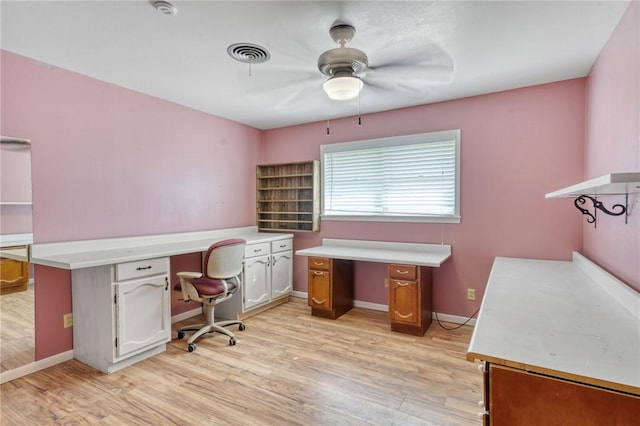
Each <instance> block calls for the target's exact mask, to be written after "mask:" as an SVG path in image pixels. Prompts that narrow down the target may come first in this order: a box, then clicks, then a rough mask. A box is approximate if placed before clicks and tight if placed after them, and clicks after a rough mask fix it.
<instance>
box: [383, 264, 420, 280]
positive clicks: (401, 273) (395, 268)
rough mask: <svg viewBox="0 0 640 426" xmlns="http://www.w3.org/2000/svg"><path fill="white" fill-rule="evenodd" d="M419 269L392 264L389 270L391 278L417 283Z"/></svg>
mask: <svg viewBox="0 0 640 426" xmlns="http://www.w3.org/2000/svg"><path fill="white" fill-rule="evenodd" d="M416 271H417V268H416V266H415V265H398V264H395V263H392V264H390V265H389V266H388V268H387V273H388V274H389V278H394V279H399V280H408V281H415V280H416V277H417V272H416Z"/></svg>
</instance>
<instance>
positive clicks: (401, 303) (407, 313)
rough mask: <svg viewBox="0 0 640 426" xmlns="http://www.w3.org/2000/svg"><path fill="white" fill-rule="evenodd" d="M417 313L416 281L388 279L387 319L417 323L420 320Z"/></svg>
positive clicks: (418, 309)
mask: <svg viewBox="0 0 640 426" xmlns="http://www.w3.org/2000/svg"><path fill="white" fill-rule="evenodd" d="M419 313H420V306H419V302H418V284H417V282H415V281H400V280H389V319H390V320H391V321H397V322H404V323H408V324H418V323H419V321H420V315H419Z"/></svg>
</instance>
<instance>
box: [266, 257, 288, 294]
mask: <svg viewBox="0 0 640 426" xmlns="http://www.w3.org/2000/svg"><path fill="white" fill-rule="evenodd" d="M291 254H292V253H291V252H290V251H286V252H283V253H276V254H274V255H272V256H271V261H272V263H271V298H272V299H277V298H278V297H281V296H284V295H286V294H289V293H291V290H293V263H292V261H291Z"/></svg>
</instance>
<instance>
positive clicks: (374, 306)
mask: <svg viewBox="0 0 640 426" xmlns="http://www.w3.org/2000/svg"><path fill="white" fill-rule="evenodd" d="M291 295H292V296H293V297H300V298H302V299H306V298H307V293H305V292H303V291H294V292H293V293H292V294H291ZM353 306H355V307H356V308H365V309H371V310H372V311H382V312H389V305H382V304H380V303H371V302H363V301H360V300H354V301H353ZM437 314H438V319H439V320H440V321H446V322H452V323H454V324H464V322H465V321H467V320H468V318H467V317H461V316H458V315H450V314H443V313H440V312H438V313H437ZM432 318H433V319H436V312H434V313H433V317H432ZM467 325H472V326H473V325H476V319H475V318H472V319H471V320H470V321H469V322H468V323H467Z"/></svg>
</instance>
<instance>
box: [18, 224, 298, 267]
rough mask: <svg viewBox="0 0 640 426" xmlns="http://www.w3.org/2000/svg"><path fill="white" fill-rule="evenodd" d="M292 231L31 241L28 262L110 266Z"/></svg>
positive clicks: (273, 237)
mask: <svg viewBox="0 0 640 426" xmlns="http://www.w3.org/2000/svg"><path fill="white" fill-rule="evenodd" d="M292 237H293V235H292V234H277V233H265V232H257V228H256V227H245V228H231V229H223V230H215V231H203V232H192V233H182V234H167V235H154V236H141V237H126V238H113V239H105V240H91V241H72V242H62V243H47V244H34V245H33V247H32V254H31V261H32V263H35V264H38V265H46V266H52V267H54V268H61V269H71V270H73V269H80V268H90V267H94V266H102V265H113V264H116V263H122V262H131V261H137V260H143V259H152V258H156V257H164V256H175V255H180V254H186V253H196V252H202V251H206V250H207V248H209V246H210V245H211V244H213V243H214V242H216V241H220V240H223V239H226V238H244V239H245V240H247V243H248V244H257V243H263V242H270V241H277V240H281V239H284V238H292Z"/></svg>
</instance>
